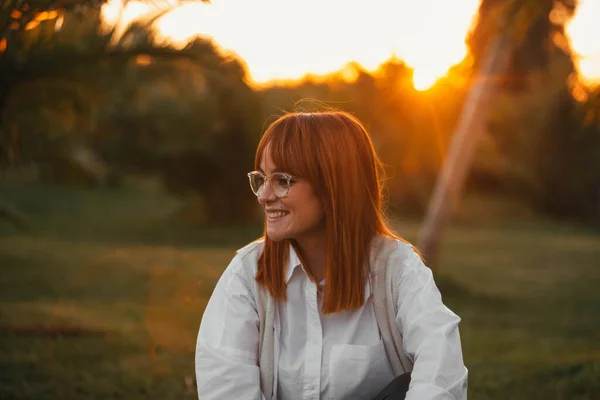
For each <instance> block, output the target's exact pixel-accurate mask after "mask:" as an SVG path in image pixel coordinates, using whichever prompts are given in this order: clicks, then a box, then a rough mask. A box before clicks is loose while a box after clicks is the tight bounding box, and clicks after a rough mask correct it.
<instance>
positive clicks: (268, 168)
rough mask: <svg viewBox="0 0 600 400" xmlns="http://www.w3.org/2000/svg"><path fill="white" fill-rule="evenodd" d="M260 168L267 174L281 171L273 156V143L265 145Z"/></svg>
mask: <svg viewBox="0 0 600 400" xmlns="http://www.w3.org/2000/svg"><path fill="white" fill-rule="evenodd" d="M260 169H261V171H262V172H264V173H267V174H272V173H274V172H281V171H280V170H279V168H277V165H275V162H274V161H273V157H272V156H271V145H270V144H268V145H267V146H266V147H265V150H264V151H263V153H262V157H261V158H260Z"/></svg>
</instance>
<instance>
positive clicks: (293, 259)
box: [285, 244, 372, 301]
mask: <svg viewBox="0 0 600 400" xmlns="http://www.w3.org/2000/svg"><path fill="white" fill-rule="evenodd" d="M301 266H302V263H301V262H300V257H298V254H297V253H296V250H294V246H292V245H291V244H290V256H289V260H288V263H287V266H286V270H285V283H286V284H287V283H289V281H290V279H291V277H292V274H293V273H294V270H295V269H296V268H297V267H301ZM371 282H372V277H371V274H367V282H366V284H365V301H367V300H368V299H369V297H370V296H371V292H372V289H371Z"/></svg>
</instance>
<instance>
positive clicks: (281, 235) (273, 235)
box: [267, 229, 291, 242]
mask: <svg viewBox="0 0 600 400" xmlns="http://www.w3.org/2000/svg"><path fill="white" fill-rule="evenodd" d="M267 236H268V237H269V239H271V240H272V241H274V242H280V241H282V240H285V239H291V237H290V235H289V234H286V233H285V232H280V231H276V232H271V231H269V230H268V229H267Z"/></svg>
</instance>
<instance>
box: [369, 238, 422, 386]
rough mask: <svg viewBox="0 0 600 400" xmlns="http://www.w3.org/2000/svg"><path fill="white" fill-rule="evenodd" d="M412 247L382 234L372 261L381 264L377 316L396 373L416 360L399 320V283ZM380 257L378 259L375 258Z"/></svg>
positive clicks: (377, 279)
mask: <svg viewBox="0 0 600 400" xmlns="http://www.w3.org/2000/svg"><path fill="white" fill-rule="evenodd" d="M405 249H409V250H410V251H412V247H411V246H410V245H408V244H405V243H404V242H402V241H398V240H395V239H391V238H383V237H378V238H376V239H375V240H374V248H373V251H372V252H371V260H370V261H371V265H377V264H379V265H378V269H377V270H376V271H374V275H373V276H372V279H373V308H374V310H375V318H376V319H377V325H378V326H379V331H380V333H381V337H382V340H383V345H384V347H385V351H386V353H387V356H388V359H389V360H390V364H391V365H392V369H393V370H394V374H395V375H396V376H400V375H402V374H404V373H406V372H410V371H412V367H413V362H412V360H411V359H410V358H409V357H408V355H407V354H406V353H405V351H404V342H403V338H402V332H401V331H400V329H399V328H398V325H397V324H396V315H397V313H398V296H399V293H398V285H399V283H400V278H401V275H402V269H403V267H404V263H405V262H406V260H407V258H408V257H409V256H410V252H409V251H406V250H405ZM376 260H377V261H378V263H376V262H375V261H376Z"/></svg>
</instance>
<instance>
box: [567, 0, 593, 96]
mask: <svg viewBox="0 0 600 400" xmlns="http://www.w3.org/2000/svg"><path fill="white" fill-rule="evenodd" d="M598 15H600V0H579V4H578V6H577V13H576V14H575V16H574V17H573V19H572V20H571V21H570V22H569V24H568V25H567V28H566V33H567V36H568V37H569V40H570V42H571V47H572V48H573V51H574V52H575V54H576V56H577V60H576V63H575V65H576V67H577V70H578V72H579V76H581V77H582V78H583V81H584V83H585V84H589V85H593V84H595V85H598V84H600V29H599V27H598V23H597V21H596V20H597V19H598Z"/></svg>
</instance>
